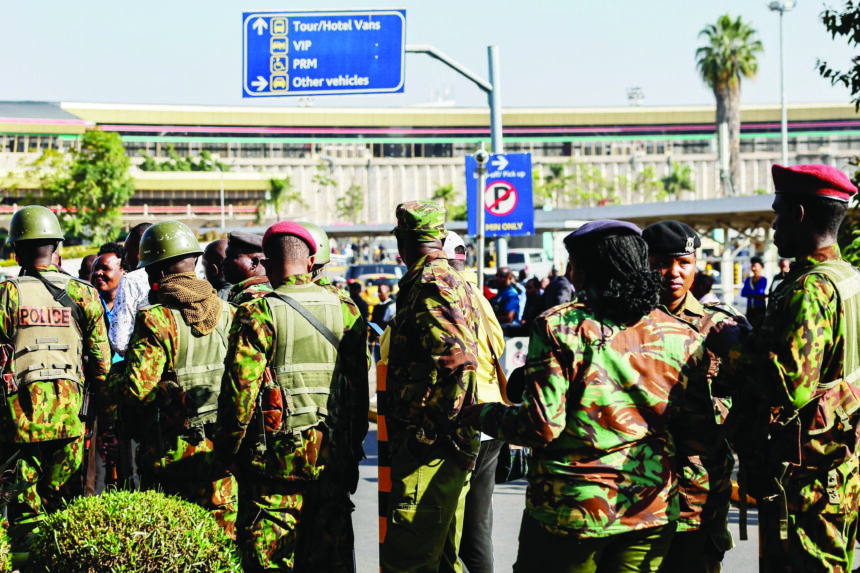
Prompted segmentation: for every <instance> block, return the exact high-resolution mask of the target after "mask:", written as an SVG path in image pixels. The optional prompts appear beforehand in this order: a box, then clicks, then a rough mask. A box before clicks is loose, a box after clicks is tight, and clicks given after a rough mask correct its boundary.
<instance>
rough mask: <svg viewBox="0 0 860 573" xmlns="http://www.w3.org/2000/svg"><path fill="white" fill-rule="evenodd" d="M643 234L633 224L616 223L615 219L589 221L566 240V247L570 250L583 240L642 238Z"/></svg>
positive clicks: (625, 222)
mask: <svg viewBox="0 0 860 573" xmlns="http://www.w3.org/2000/svg"><path fill="white" fill-rule="evenodd" d="M641 234H642V231H641V230H640V229H639V227H637V226H636V225H634V224H633V223H629V222H627V221H616V220H614V219H598V220H597V221H589V222H588V223H586V224H585V225H583V226H582V227H580V228H578V229H577V230H576V231H574V232H572V233H570V234H569V235H568V236H566V237H565V238H564V246H565V247H567V248H568V249H569V248H570V247H571V246H572V245H574V244H576V243H578V242H580V241H582V240H583V239H588V240H591V241H594V240H597V239H603V238H605V237H617V236H621V235H636V236H640V235H641Z"/></svg>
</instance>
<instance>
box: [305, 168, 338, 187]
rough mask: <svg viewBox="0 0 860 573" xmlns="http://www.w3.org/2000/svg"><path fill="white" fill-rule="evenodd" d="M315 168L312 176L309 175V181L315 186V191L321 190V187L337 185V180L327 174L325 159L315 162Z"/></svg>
mask: <svg viewBox="0 0 860 573" xmlns="http://www.w3.org/2000/svg"><path fill="white" fill-rule="evenodd" d="M316 169H317V172H316V173H315V174H314V175H313V177H311V181H312V182H313V184H314V185H316V186H317V193H319V192H321V191H322V190H323V189H326V188H328V187H334V186H335V185H337V181H335V180H334V177H332V176H331V175H329V166H328V164H326V162H325V161H320V162H319V163H317V167H316Z"/></svg>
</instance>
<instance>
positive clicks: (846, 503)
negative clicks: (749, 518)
mask: <svg viewBox="0 0 860 573" xmlns="http://www.w3.org/2000/svg"><path fill="white" fill-rule="evenodd" d="M785 490H786V500H787V507H788V524H787V525H788V539H785V540H782V539H780V535H779V532H780V513H781V512H782V511H781V508H780V502H779V501H766V502H759V504H758V507H759V538H760V540H761V562H760V563H761V564H760V568H759V569H760V571H763V572H768V573H771V572H772V573H776V572H780V573H783V572H785V573H795V572H796V573H800V572H804V573H850V572H851V565H852V562H853V560H854V543H855V539H856V537H857V526H858V522H857V519H858V517H857V509H858V499H860V476H858V460H856V459H853V460H850V461H848V462H846V463H844V464H842V465H841V466H839V467H837V468H835V469H833V470H830V472H828V473H826V474H823V475H820V476H815V477H812V478H806V479H803V480H788V481H787V483H786V484H785Z"/></svg>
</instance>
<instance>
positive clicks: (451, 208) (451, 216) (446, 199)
mask: <svg viewBox="0 0 860 573" xmlns="http://www.w3.org/2000/svg"><path fill="white" fill-rule="evenodd" d="M457 195H458V194H457V191H455V190H454V184H453V183H448V184H447V185H440V186H439V187H437V188H436V189H435V190H434V191H433V195H432V196H431V197H430V198H431V199H433V201H440V202H441V203H442V206H443V207H445V212H446V213H447V214H448V220H449V221H465V220H466V218H467V211H466V203H465V202H464V203H455V201H456V200H457Z"/></svg>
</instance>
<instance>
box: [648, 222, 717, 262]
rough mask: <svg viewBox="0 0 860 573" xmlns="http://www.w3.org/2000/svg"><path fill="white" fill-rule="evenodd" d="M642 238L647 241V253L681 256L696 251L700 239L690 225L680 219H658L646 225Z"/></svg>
mask: <svg viewBox="0 0 860 573" xmlns="http://www.w3.org/2000/svg"><path fill="white" fill-rule="evenodd" d="M642 238H643V239H645V242H646V243H648V254H649V255H654V256H665V257H683V256H686V255H691V254H693V253H695V252H696V249H698V248H699V247H701V246H702V239H700V238H699V235H698V234H697V233H696V231H694V230H693V228H692V227H690V226H689V225H687V224H686V223H682V222H681V221H671V220H670V221H660V222H659V223H654V224H653V225H651V226H649V227H646V228H645V230H644V231H642Z"/></svg>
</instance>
